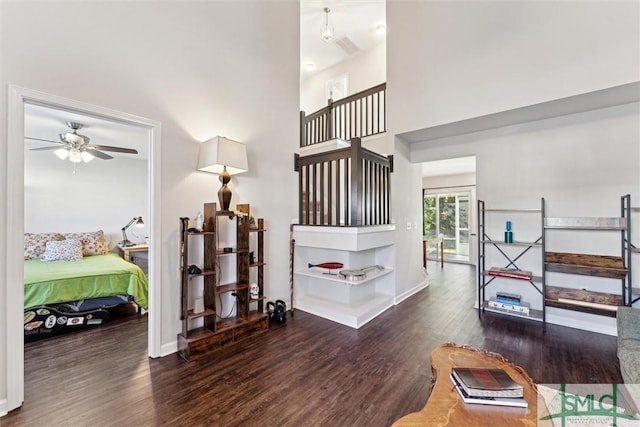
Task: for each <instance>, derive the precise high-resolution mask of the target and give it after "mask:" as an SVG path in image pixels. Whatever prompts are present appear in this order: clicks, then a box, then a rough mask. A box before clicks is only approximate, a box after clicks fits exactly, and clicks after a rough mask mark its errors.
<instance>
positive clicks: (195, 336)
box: [179, 326, 215, 343]
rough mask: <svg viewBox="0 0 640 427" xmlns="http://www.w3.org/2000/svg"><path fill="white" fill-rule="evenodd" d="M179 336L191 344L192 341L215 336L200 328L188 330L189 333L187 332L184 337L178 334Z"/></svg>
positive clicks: (209, 330)
mask: <svg viewBox="0 0 640 427" xmlns="http://www.w3.org/2000/svg"><path fill="white" fill-rule="evenodd" d="M179 335H180V336H182V337H183V338H184V339H185V341H187V342H188V343H191V342H194V341H199V340H201V339H203V338H207V337H211V336H213V335H215V333H214V332H213V331H212V330H211V329H207V328H205V327H203V326H201V327H199V328H193V329H190V330H189V332H187V336H186V337H185V336H184V335H182V334H179Z"/></svg>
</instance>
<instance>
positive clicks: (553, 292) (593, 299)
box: [545, 286, 624, 317]
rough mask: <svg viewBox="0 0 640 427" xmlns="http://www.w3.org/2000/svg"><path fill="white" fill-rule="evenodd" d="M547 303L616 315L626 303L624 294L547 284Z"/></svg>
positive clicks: (577, 309)
mask: <svg viewBox="0 0 640 427" xmlns="http://www.w3.org/2000/svg"><path fill="white" fill-rule="evenodd" d="M546 293H547V294H546V296H545V303H546V304H547V306H549V307H556V308H562V309H565V310H573V311H582V312H585V313H591V314H599V315H604V316H612V317H615V315H616V310H617V308H618V307H619V306H621V305H624V304H623V302H622V296H621V295H617V294H608V293H604V292H594V291H586V290H583V289H573V288H563V287H560V286H546Z"/></svg>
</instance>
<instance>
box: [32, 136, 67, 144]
mask: <svg viewBox="0 0 640 427" xmlns="http://www.w3.org/2000/svg"><path fill="white" fill-rule="evenodd" d="M24 139H31V140H34V141H43V142H51V143H53V144H60V145H64V142H60V141H52V140H50V139H41V138H32V137H30V136H25V137H24Z"/></svg>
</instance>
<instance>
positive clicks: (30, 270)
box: [24, 233, 149, 342]
mask: <svg viewBox="0 0 640 427" xmlns="http://www.w3.org/2000/svg"><path fill="white" fill-rule="evenodd" d="M50 234H54V233H50ZM85 234H87V233H85ZM61 236H63V237H64V236H65V235H61ZM67 237H68V236H67ZM28 241H30V240H29V239H28V238H27V236H26V235H25V261H24V307H25V310H24V330H25V341H26V342H29V341H33V340H36V339H40V338H44V337H47V336H52V335H56V334H58V333H61V332H66V331H68V330H70V329H78V328H82V327H87V326H96V325H100V324H103V323H105V322H106V321H107V320H108V318H109V311H108V309H109V308H112V307H115V306H116V305H120V304H130V303H131V302H133V303H135V304H136V305H137V306H138V308H139V309H144V310H146V309H147V308H148V288H149V283H148V280H147V277H146V275H145V274H144V272H143V271H142V269H141V268H140V267H139V266H137V265H135V264H131V263H129V262H127V261H125V260H123V259H122V258H120V257H119V256H118V255H117V254H114V253H109V252H105V249H106V246H105V247H104V248H103V247H99V248H96V247H95V246H91V244H89V243H87V240H86V239H85V240H84V242H83V240H82V239H64V238H63V239H59V237H58V236H54V240H48V241H47V242H45V244H44V248H45V249H44V250H42V251H41V252H39V253H38V251H35V253H33V251H32V252H31V253H29V252H28V251H27V242H28ZM78 242H79V243H78ZM94 243H95V242H94ZM60 247H62V248H63V249H57V248H60ZM54 248H56V249H54ZM78 248H79V249H78ZM78 251H80V252H78ZM27 258H28V259H27Z"/></svg>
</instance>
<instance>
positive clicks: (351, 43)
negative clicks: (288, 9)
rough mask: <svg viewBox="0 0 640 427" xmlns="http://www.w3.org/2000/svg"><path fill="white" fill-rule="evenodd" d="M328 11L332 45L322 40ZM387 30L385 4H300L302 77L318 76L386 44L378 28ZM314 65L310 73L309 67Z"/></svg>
mask: <svg viewBox="0 0 640 427" xmlns="http://www.w3.org/2000/svg"><path fill="white" fill-rule="evenodd" d="M325 7H328V8H329V9H330V12H329V26H330V27H333V30H334V33H333V34H334V39H333V41H331V42H324V41H322V40H320V32H321V29H322V27H323V25H324V23H325V19H326V14H325V12H324V8H325ZM380 25H385V26H386V9H385V0H300V70H301V75H302V76H303V77H304V76H307V75H309V74H310V73H314V72H318V71H320V70H323V69H325V68H328V67H331V66H332V65H335V64H337V63H339V62H341V61H344V60H346V59H349V58H350V57H351V56H354V55H357V54H358V53H360V52H362V51H365V50H368V49H370V48H372V47H373V46H375V45H376V44H379V43H384V42H385V36H384V35H378V34H376V28H377V27H378V26H380ZM309 63H311V64H314V65H315V69H314V70H313V71H311V72H309V71H307V70H306V69H305V66H306V64H309Z"/></svg>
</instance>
